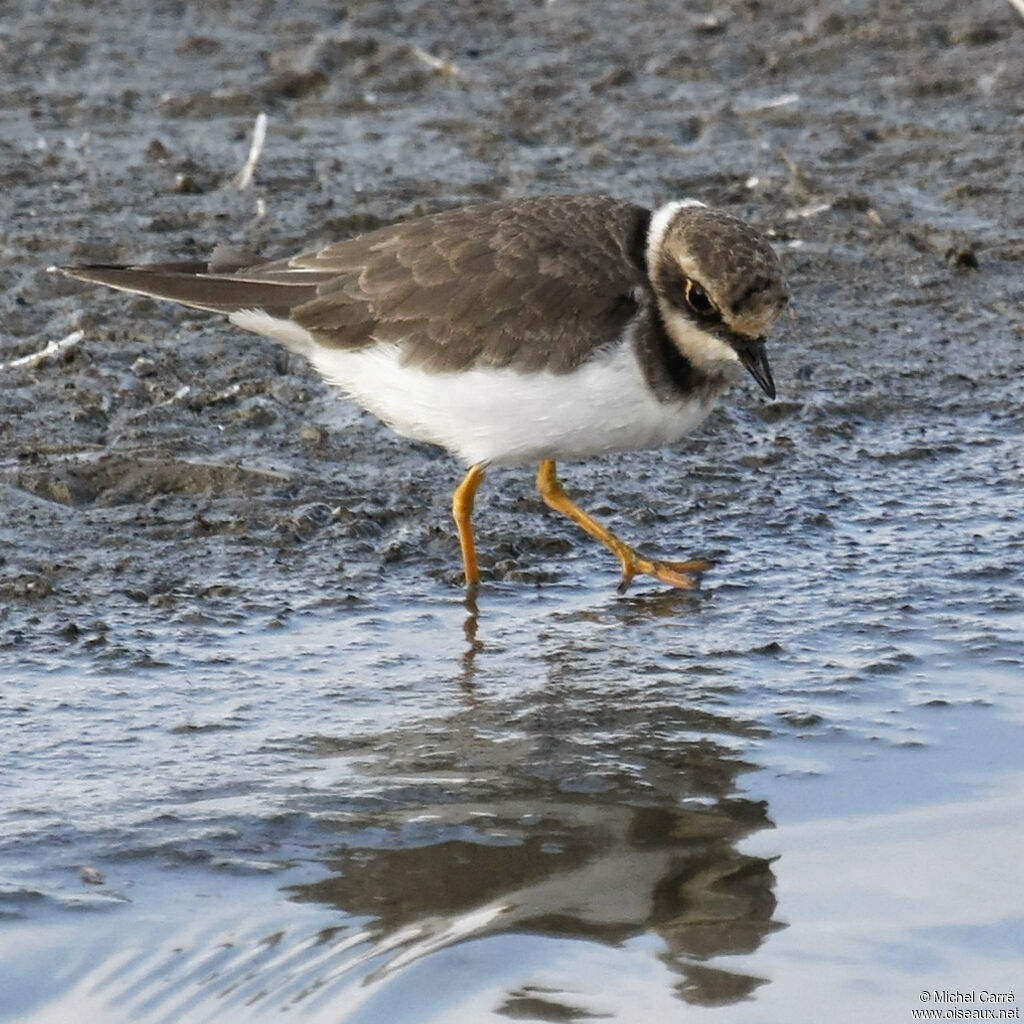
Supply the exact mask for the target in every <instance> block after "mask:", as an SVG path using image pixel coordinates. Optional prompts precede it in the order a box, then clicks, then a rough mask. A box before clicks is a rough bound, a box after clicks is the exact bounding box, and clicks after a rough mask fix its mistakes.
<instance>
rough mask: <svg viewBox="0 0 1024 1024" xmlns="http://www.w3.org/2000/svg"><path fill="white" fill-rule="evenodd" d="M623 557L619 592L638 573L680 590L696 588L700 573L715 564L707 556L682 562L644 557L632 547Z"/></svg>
mask: <svg viewBox="0 0 1024 1024" xmlns="http://www.w3.org/2000/svg"><path fill="white" fill-rule="evenodd" d="M619 557H620V558H621V559H622V582H621V583H620V584H619V593H620V594H624V593H625V592H626V591H627V590H628V589H629V585H630V583H632V582H633V577H634V576H636V575H641V576H653V577H654V578H655V579H656V580H660V581H661V582H662V583H667V584H669V586H672V587H679V589H680V590H696V589H697V587H698V586H699V585H700V579H699V577H700V574H701V573H703V572H707V570H708V569H710V568H711V566H712V565H713V564H714V563H712V562H709V561H708V560H707V559H705V558H689V559H686V560H685V561H682V562H669V561H662V560H654V559H650V558H644V556H643V555H641V554H638V553H637V552H636V551H634V550H633V549H632V548H627V549H626V551H623V552H621V553H620V554H619Z"/></svg>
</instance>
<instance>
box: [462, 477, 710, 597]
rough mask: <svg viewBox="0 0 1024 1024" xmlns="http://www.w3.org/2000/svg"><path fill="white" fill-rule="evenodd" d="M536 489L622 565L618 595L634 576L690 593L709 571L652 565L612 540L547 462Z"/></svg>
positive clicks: (700, 562)
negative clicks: (576, 500)
mask: <svg viewBox="0 0 1024 1024" xmlns="http://www.w3.org/2000/svg"><path fill="white" fill-rule="evenodd" d="M467 479H468V478H467ZM463 486H465V485H463ZM537 488H538V490H539V491H540V496H541V497H542V498H543V499H544V500H545V501H546V502H547V504H548V505H549V506H550V507H551V508H553V509H554V510H555V511H556V512H561V513H562V514H563V515H566V516H568V517H569V518H570V519H571V520H573V522H575V523H578V524H579V525H580V526H581V527H583V529H584V530H586V531H587V533H589V534H590V536H591V537H596V538H597V539H598V540H599V541H600V542H601V543H602V544H604V546H605V547H607V548H608V549H609V550H611V551H612V552H613V553H614V554H615V556H616V557H617V558H618V559H619V561H620V562H621V563H622V583H621V584H619V592H620V593H625V592H626V590H627V588H628V587H629V584H630V583H631V582H632V579H633V577H634V576H635V575H636V574H637V573H642V574H644V575H647V576H653V577H654V578H655V579H658V580H661V582H662V583H669V584H671V585H672V586H673V587H681V588H682V589H683V590H693V589H694V588H695V587H696V586H697V581H696V580H695V579H694V576H695V575H696V574H699V573H702V572H704V571H705V570H706V569H709V568H711V563H710V562H707V561H705V560H704V559H702V558H694V559H691V560H689V561H686V562H661V561H658V562H656V561H652V560H651V559H649V558H644V557H643V555H641V554H639V553H638V552H636V551H634V550H633V548H631V547H630V546H629V545H628V544H627V543H626V542H625V541H622V540H620V539H619V538H618V537H616V536H615V534H614V533H612V531H611V530H609V529H608V528H607V527H606V526H602V525H601V524H600V523H599V522H598V521H597V520H596V519H594V517H593V516H591V515H590V514H589V513H587V512H584V511H583V509H581V508H580V507H579V505H577V504H576V502H574V501H573V500H572V498H570V497H569V495H568V494H566V493H565V491H564V489H563V488H562V485H561V483H560V482H559V480H558V474H557V472H556V470H555V464H554V462H553V461H552V460H551V459H545V460H544V461H543V462H542V463H541V464H540V470H539V472H538V473H537Z"/></svg>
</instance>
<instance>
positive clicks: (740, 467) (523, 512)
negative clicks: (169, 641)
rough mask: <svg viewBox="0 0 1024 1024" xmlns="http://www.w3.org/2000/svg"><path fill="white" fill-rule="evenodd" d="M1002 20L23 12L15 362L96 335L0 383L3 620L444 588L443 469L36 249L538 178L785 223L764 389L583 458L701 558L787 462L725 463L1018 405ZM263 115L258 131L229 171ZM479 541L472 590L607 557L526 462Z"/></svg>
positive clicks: (6, 58) (11, 61) (617, 8)
mask: <svg viewBox="0 0 1024 1024" xmlns="http://www.w3.org/2000/svg"><path fill="white" fill-rule="evenodd" d="M1022 41H1024V22H1022V19H1021V18H1020V17H1019V16H1018V15H1017V14H1016V12H1015V11H1014V9H1013V7H1012V6H1011V5H1010V4H1009V3H1006V2H1001V0H988V2H984V3H977V4H973V5H970V6H969V7H965V6H964V5H962V4H958V3H953V2H947V3H939V2H936V3H930V4H925V3H919V4H912V5H907V4H897V3H885V4H883V3H862V4H857V5H848V4H844V5H839V4H836V5H818V4H808V3H786V4H772V5H768V4H760V3H756V2H753V3H750V2H745V3H740V2H737V3H718V4H700V5H691V6H684V5H679V4H673V3H651V4H644V5H642V6H641V7H639V8H638V7H637V6H636V5H633V4H626V3H614V4H589V5H585V4H577V3H569V2H553V3H546V4H540V3H530V4H515V3H510V4H500V3H498V4H494V3H480V2H462V3H455V4H445V5H435V4H427V3H422V4H418V3H402V4H386V3H361V4H355V5H351V6H350V7H347V8H342V7H340V6H335V5H331V4H326V3H312V2H310V3H303V4H299V5H295V4H290V3H289V4H285V3H272V2H265V3H260V4H252V5H241V6H240V5H236V4H228V3H220V2H213V3H206V4H203V5H202V6H201V7H200V6H196V5H192V4H185V3H174V2H167V3H159V4H143V3H116V4H115V3H90V4H83V5H74V6H73V7H72V6H71V5H67V4H63V3H48V4H41V5H40V4H37V3H32V4H28V3H19V2H17V0H13V2H9V3H7V4H6V5H5V10H4V17H3V21H2V23H0V60H2V64H0V68H2V72H0V74H2V77H0V92H2V102H3V110H2V114H0V184H2V192H0V223H2V227H3V234H2V245H3V250H2V266H0V281H2V289H0V318H2V319H0V323H2V337H0V346H2V347H0V359H2V360H3V361H5V362H7V363H8V364H10V363H11V361H13V360H17V359H18V358H19V357H22V356H26V355H30V354H32V353H35V352H37V351H39V350H41V349H43V348H44V347H45V345H46V344H47V343H48V342H50V341H55V340H59V339H61V338H64V337H66V336H67V335H68V334H69V333H71V332H73V331H81V332H82V339H81V341H80V343H78V344H76V345H72V346H71V347H70V350H69V351H66V352H64V353H63V354H62V355H61V356H60V357H59V358H57V359H56V360H55V361H47V362H43V363H42V364H41V365H37V366H29V367H16V366H13V365H8V366H7V367H6V368H5V370H4V373H3V380H2V392H0V395H2V397H0V401H2V406H0V469H2V472H3V477H4V488H3V491H2V498H0V500H2V503H3V516H2V525H0V537H2V543H3V546H2V549H0V551H2V554H0V594H2V597H3V605H2V610H0V634H2V642H3V643H4V644H5V645H11V644H14V645H17V644H19V643H22V642H25V643H29V644H30V646H34V645H35V643H37V642H38V641H39V636H38V635H37V636H36V637H35V638H34V639H33V640H31V641H29V640H28V639H27V635H28V634H29V633H37V634H38V631H39V630H40V629H41V630H42V632H43V634H44V635H48V636H50V637H56V636H60V637H62V638H64V640H65V641H66V642H74V641H76V640H77V638H78V637H79V635H80V634H81V633H83V632H89V631H90V630H92V631H93V635H94V638H99V637H100V636H102V637H103V639H104V641H105V642H109V643H114V642H116V638H114V637H107V636H105V635H104V633H103V622H102V620H103V619H104V617H105V616H107V615H108V614H109V610H110V609H111V607H112V606H119V605H122V604H124V603H125V602H128V603H136V604H142V605H150V606H152V605H156V606H158V607H159V606H162V605H164V604H174V603H176V602H181V601H186V602H189V603H192V604H195V605H196V606H197V607H202V606H203V605H204V604H205V603H207V602H214V603H217V604H218V606H219V607H222V608H223V605H224V603H225V602H227V603H228V604H230V605H232V606H234V607H235V610H236V611H239V612H240V613H244V609H245V607H246V602H247V600H249V599H251V597H252V595H253V594H255V593H259V594H260V595H261V600H262V599H263V598H266V597H267V596H268V595H275V596H276V597H277V598H279V599H280V600H281V601H282V602H283V603H284V604H285V605H292V604H297V603H302V602H305V601H308V600H309V599H310V594H311V591H312V590H313V589H314V588H315V589H316V590H317V591H318V592H319V594H320V595H321V596H323V595H325V594H326V595H329V596H331V597H332V598H339V597H342V598H343V597H344V596H345V595H347V594H349V593H352V594H358V593H359V592H360V591H363V590H365V588H368V587H373V588H379V587H393V588H394V590H395V592H396V593H398V594H400V593H402V592H403V591H407V590H408V589H410V588H414V589H415V588H417V587H419V586H420V585H421V583H420V580H421V578H422V577H423V576H427V577H430V578H433V579H435V580H440V581H443V582H444V583H445V584H448V585H450V586H451V587H452V588H453V589H452V593H453V596H455V595H456V594H457V592H458V591H457V586H458V582H459V571H458V570H459V565H458V563H459V559H458V548H457V543H456V540H455V538H454V536H453V532H452V529H451V527H450V524H449V519H448V503H449V497H450V492H451V489H452V486H453V484H454V482H455V481H456V479H457V477H458V473H459V469H458V467H457V466H456V465H455V464H454V463H453V462H452V461H451V460H449V459H448V458H447V457H445V456H444V455H443V454H441V453H438V452H435V451H432V450H428V449H426V448H422V447H417V446H415V445H410V444H408V443H406V442H404V441H401V440H398V439H396V438H395V437H393V436H392V435H391V434H390V433H389V432H388V431H386V430H385V429H383V428H382V427H380V426H379V425H378V424H377V423H376V422H374V421H373V420H372V419H371V418H369V417H367V416H365V415H363V414H361V413H359V412H358V411H354V410H353V409H351V408H349V407H347V406H345V405H343V404H340V403H337V402H336V401H335V399H334V398H332V397H331V396H329V395H328V393H327V389H326V387H325V386H324V385H323V384H322V383H320V381H319V380H318V379H317V378H316V377H315V376H314V375H313V374H312V373H311V371H310V370H309V369H308V368H307V367H306V366H304V365H303V364H302V362H301V361H300V360H299V359H298V358H297V357H293V356H289V355H287V354H285V353H284V352H282V351H281V350H279V349H277V348H275V347H274V346H273V345H272V344H269V343H266V342H263V341H260V340H257V339H253V338H251V337H248V336H245V335H242V334H241V333H240V332H238V331H236V330H234V329H232V328H230V327H229V326H226V325H223V324H222V323H219V322H217V320H216V318H213V317H208V316H206V315H203V314H198V313H195V312H190V311H183V310H179V309H174V308H171V307H168V306H164V305H159V304H156V303H154V302H151V301H148V300H145V299H141V298H133V297H129V296H124V295H117V294H111V293H108V292H105V291H104V290H102V289H99V288H86V287H83V286H80V285H79V284H76V283H74V282H72V281H69V280H64V279H61V278H59V277H56V276H53V275H49V274H47V273H46V267H47V266H49V265H51V264H54V263H58V264H59V263H69V262H86V261H104V260H106V261H110V260H130V261H144V260H148V259H177V258H192V257H195V256H197V255H199V254H205V253H207V252H209V250H210V249H211V248H212V247H213V245H214V244H216V243H217V242H218V241H227V242H229V243H232V244H236V245H244V246H246V247H249V248H255V249H259V250H260V251H261V252H263V253H264V254H265V255H267V256H272V255H275V254H284V253H287V252H289V251H293V250H296V249H298V248H299V247H302V246H309V245H311V244H315V243H317V242H324V241H329V240H331V239H337V238H342V237H345V236H347V235H350V234H352V233H353V232H357V231H359V230H361V229H365V228H367V227H371V226H374V225H377V224H381V223H385V222H388V221H392V220H394V219H397V218H401V217H405V216H409V215H413V214H417V213H421V212H424V211H429V210H435V209H440V208H443V207H448V206H453V205H457V204H464V203H470V202H474V201H479V200H484V199H491V198H494V197H505V196H517V195H532V194H541V193H549V192H607V193H612V194H614V195H618V196H623V197H626V198H629V199H633V200H637V201H640V202H644V203H648V204H654V203H658V202H661V201H663V200H666V199H669V198H672V197H677V196H682V195H690V196H697V197H699V198H701V199H703V200H705V201H708V202H712V203H716V204H719V205H722V206H724V207H725V208H727V209H728V210H730V211H731V212H733V213H735V214H738V215H740V216H743V217H747V218H749V219H750V220H752V221H754V222H755V223H757V224H758V225H760V226H761V227H762V228H764V229H765V230H767V231H768V232H769V233H770V234H771V235H772V237H773V238H774V239H775V240H776V241H777V242H778V246H779V250H780V253H781V255H782V258H783V261H784V263H785V266H786V270H787V273H788V274H789V277H790V279H791V282H792V289H793V293H794V295H795V299H796V302H795V307H794V312H793V315H792V317H791V318H790V319H788V320H787V321H786V322H784V323H783V324H782V325H781V327H780V329H779V330H778V331H777V333H776V337H775V338H774V339H773V343H772V358H773V361H774V364H775V367H776V373H777V377H778V380H779V391H780V395H781V400H780V401H779V402H777V403H775V404H773V405H772V404H766V403H765V402H763V401H762V400H761V399H760V398H759V397H758V396H757V394H756V393H755V392H754V390H753V389H752V388H745V387H744V388H738V389H734V392H733V393H732V394H731V395H730V396H728V397H727V399H726V401H725V403H724V405H725V409H724V411H723V412H721V413H720V414H717V415H716V416H715V417H713V418H712V421H711V423H710V424H709V425H708V426H707V427H706V428H705V429H704V430H703V431H702V432H701V434H700V435H699V437H698V438H697V439H695V441H694V443H693V444H692V445H691V446H690V447H689V448H688V450H687V453H686V454H685V457H683V458H679V457H678V456H677V457H674V459H673V461H671V462H670V463H669V464H668V466H667V467H666V463H665V462H664V460H663V459H662V458H661V457H660V456H656V455H654V456H652V455H643V456H640V457H638V458H636V459H625V460H614V461H613V460H607V461H605V462H601V463H595V464H592V465H587V466H580V467H573V468H571V469H567V480H568V481H569V482H570V484H571V486H572V487H573V488H574V489H575V490H576V492H577V493H578V494H580V495H581V496H583V497H584V498H586V499H587V500H589V501H590V502H591V504H592V505H593V504H595V503H596V505H597V507H598V509H599V511H603V512H604V513H605V514H610V515H612V518H613V519H615V520H616V522H617V523H618V525H619V526H620V528H622V529H623V530H624V531H625V532H627V533H632V534H635V533H643V532H646V533H647V534H650V533H651V532H652V529H653V532H654V533H655V535H656V536H657V537H658V539H661V540H664V541H665V542H666V543H671V542H672V537H673V534H672V530H671V526H672V524H673V523H678V522H679V521H680V519H684V520H687V521H691V522H692V520H693V519H694V517H695V516H696V517H697V519H698V522H697V524H696V525H694V526H692V527H690V528H689V530H688V534H689V535H690V536H691V537H694V536H695V538H696V542H697V546H698V547H699V548H701V549H702V550H703V551H705V552H706V553H711V554H720V553H721V552H720V550H719V548H720V546H721V544H722V543H723V538H722V537H721V533H722V531H721V530H716V528H715V525H714V523H713V522H712V521H709V518H708V512H709V511H710V512H711V514H712V516H713V515H714V514H716V512H718V511H719V510H721V513H722V514H725V515H728V514H729V512H728V504H729V502H730V501H742V500H743V498H744V496H745V495H746V496H748V497H751V498H752V499H753V502H754V503H753V506H752V507H747V508H745V514H746V515H749V516H751V517H753V518H754V519H755V520H756V521H757V522H759V523H760V522H761V521H762V520H766V519H770V517H771V515H772V511H771V509H770V507H768V506H769V505H770V501H771V494H770V490H771V488H770V486H766V485H765V484H762V483H759V482H758V483H753V484H752V483H750V476H751V475H753V476H754V477H755V478H757V477H763V476H764V475H765V474H763V473H761V474H756V473H755V474H750V473H748V472H744V470H745V469H746V470H759V469H764V468H765V467H766V466H771V470H772V473H785V474H800V473H808V472H813V467H816V466H820V465H821V464H822V463H827V462H828V460H829V458H830V454H829V448H830V444H831V439H832V437H833V436H834V435H836V434H842V433H843V432H844V431H846V432H849V431H851V430H854V429H855V426H856V422H857V420H858V419H859V418H861V417H865V416H879V415H884V414H885V412H886V410H887V409H893V408H899V409H902V410H906V409H908V408H912V409H914V410H917V411H919V415H920V421H921V426H922V429H925V428H926V427H927V425H928V420H929V416H931V415H932V413H933V412H934V411H935V410H936V409H940V408H941V409H944V410H947V411H949V410H952V411H956V410H963V411H964V412H965V413H968V412H971V411H976V410H978V409H982V408H983V409H990V410H992V411H993V415H994V416H995V417H996V418H997V419H998V418H999V417H1009V418H1011V419H1014V420H1015V421H1016V422H1018V423H1019V418H1020V416H1021V403H1020V395H1021V383H1020V382H1021V369H1022V366H1024V349H1022V344H1021V341H1022V338H1021V330H1022V328H1021V317H1020V309H1021V299H1022V296H1024V274H1022V261H1024V240H1022V230H1021V228H1022V214H1021V210H1022V209H1024V144H1022V138H1024V123H1022V118H1024V98H1022V97H1024V60H1022V59H1021V57H1022ZM260 111H265V112H266V113H267V114H268V115H269V119H270V120H269V135H268V140H267V144H266V147H265V150H264V152H263V155H262V158H261V160H260V163H259V166H258V170H257V174H256V181H255V185H254V186H253V187H252V188H251V189H249V190H247V191H245V192H243V193H240V192H239V191H238V190H237V189H236V188H235V185H234V176H235V175H236V173H237V172H238V170H239V168H240V166H241V164H242V163H243V161H244V158H245V156H246V153H247V149H248V140H249V133H250V131H251V129H252V125H253V121H254V118H255V116H256V115H257V113H259V112H260ZM765 420H766V421H769V422H776V421H779V420H785V421H786V422H787V423H788V424H790V425H791V429H790V430H788V431H787V433H786V437H787V439H788V447H786V448H785V449H779V448H778V445H777V444H776V445H775V448H776V450H774V451H765V450H763V446H762V445H761V444H760V443H759V435H758V429H759V423H760V422H761V421H765ZM922 457H927V453H922ZM665 473H668V479H664V478H663V477H662V474H665ZM685 476H689V477H690V479H691V481H692V480H693V479H694V478H696V479H698V480H699V479H702V478H703V479H705V480H709V481H710V484H709V485H708V487H710V489H711V491H712V493H708V490H707V488H700V489H698V492H697V493H694V490H693V489H692V488H691V486H690V485H688V484H687V482H686V479H685ZM708 506H710V509H709V508H708ZM479 532H480V540H481V548H482V556H483V562H484V571H485V573H486V575H487V576H488V577H490V578H492V579H494V578H497V579H507V580H516V581H524V582H526V583H529V584H532V583H535V582H542V581H544V580H546V579H555V578H564V577H566V575H567V574H571V573H573V572H577V571H578V572H591V571H602V570H605V569H607V570H608V571H609V573H611V572H612V570H613V569H614V567H613V566H611V565H608V564H607V559H606V557H605V556H604V555H603V554H602V553H600V552H598V551H597V550H596V549H594V548H593V547H592V546H591V545H590V544H589V543H583V544H579V545H578V544H577V543H576V540H577V538H576V537H575V535H574V533H573V528H572V527H571V526H570V525H569V524H565V523H561V522H558V521H556V520H555V519H554V517H553V516H551V515H549V514H547V513H545V512H543V511H542V506H541V503H540V502H539V499H537V498H536V497H535V496H534V494H533V492H532V480H531V477H530V474H529V473H528V472H521V473H516V474H511V473H509V474H496V475H495V476H494V477H493V478H492V479H491V480H490V481H489V483H488V485H487V488H486V490H485V491H484V492H483V494H482V496H481V512H480V514H479ZM725 533H726V534H727V533H728V531H727V530H726V531H725ZM725 540H727V537H726V538H725ZM579 559H582V560H583V561H582V562H580V561H578V560H579ZM610 580H611V576H610ZM96 619H98V620H100V621H99V622H98V623H97V622H94V620H96ZM96 631H99V632H98V633H97V632H96Z"/></svg>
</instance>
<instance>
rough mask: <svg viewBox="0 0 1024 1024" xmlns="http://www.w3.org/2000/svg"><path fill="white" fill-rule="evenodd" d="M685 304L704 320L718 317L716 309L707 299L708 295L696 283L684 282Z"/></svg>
mask: <svg viewBox="0 0 1024 1024" xmlns="http://www.w3.org/2000/svg"><path fill="white" fill-rule="evenodd" d="M685 294H686V304H687V305H688V306H689V307H690V309H692V310H693V311H694V313H696V314H697V316H699V317H702V318H703V319H705V320H712V319H714V318H715V317H716V316H718V307H717V306H716V305H715V304H714V303H713V302H712V301H711V299H709V298H708V293H707V292H706V291H704V289H703V288H701V286H700V285H699V284H697V282H696V281H690V280H687V282H686V292H685Z"/></svg>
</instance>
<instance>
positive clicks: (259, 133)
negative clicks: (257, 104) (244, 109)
mask: <svg viewBox="0 0 1024 1024" xmlns="http://www.w3.org/2000/svg"><path fill="white" fill-rule="evenodd" d="M266 141H267V115H266V114H264V113H263V111H262V110H261V111H260V112H259V113H258V114H257V115H256V123H255V124H254V125H253V126H252V145H250V146H249V155H248V156H247V157H246V158H245V163H244V164H242V169H241V170H240V171H239V172H238V174H237V176H236V177H235V188H237V189H238V191H239V192H244V191H245V190H246V189H247V188H248V187H249V186H250V185H251V184H252V179H253V177H254V175H255V174H256V165H257V164H258V163H259V161H260V154H261V153H262V152H263V143H264V142H266Z"/></svg>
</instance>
